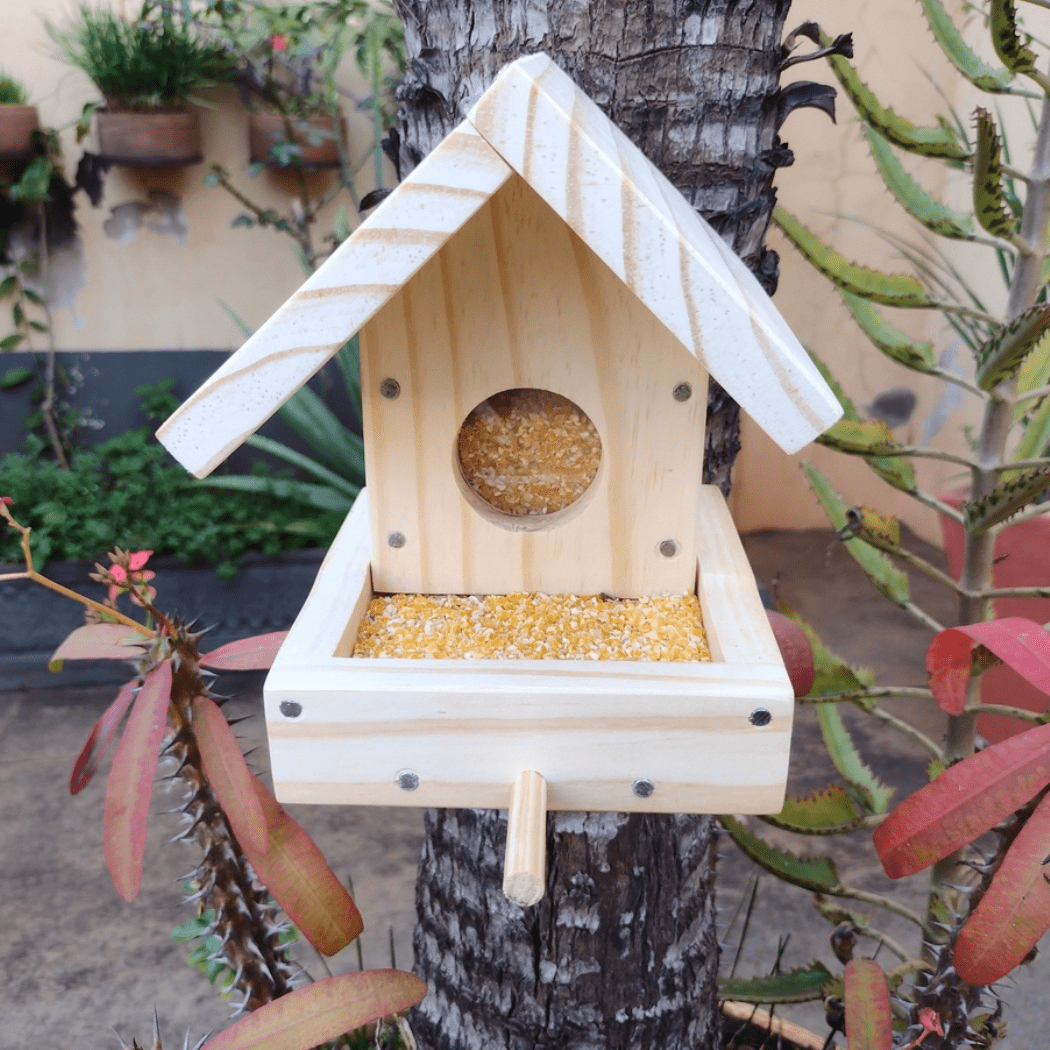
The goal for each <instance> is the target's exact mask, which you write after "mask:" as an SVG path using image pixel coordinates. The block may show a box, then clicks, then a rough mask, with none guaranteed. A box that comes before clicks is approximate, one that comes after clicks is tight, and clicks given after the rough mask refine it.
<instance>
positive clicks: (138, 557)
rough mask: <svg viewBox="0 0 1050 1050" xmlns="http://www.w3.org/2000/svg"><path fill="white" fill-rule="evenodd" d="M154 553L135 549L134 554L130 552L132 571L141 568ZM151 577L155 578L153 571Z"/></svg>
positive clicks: (129, 566) (129, 563)
mask: <svg viewBox="0 0 1050 1050" xmlns="http://www.w3.org/2000/svg"><path fill="white" fill-rule="evenodd" d="M152 553H153V551H135V552H134V554H129V555H128V568H129V569H131V571H132V572H135V571H136V570H137V569H141V568H142V566H143V565H145V564H146V562H148V561H149V559H150V555H151V554H152ZM149 579H153V574H152V573H150V575H149Z"/></svg>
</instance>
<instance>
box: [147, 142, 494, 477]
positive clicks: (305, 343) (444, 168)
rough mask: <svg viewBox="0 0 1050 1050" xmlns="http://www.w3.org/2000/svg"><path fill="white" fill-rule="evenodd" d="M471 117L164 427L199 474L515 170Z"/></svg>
mask: <svg viewBox="0 0 1050 1050" xmlns="http://www.w3.org/2000/svg"><path fill="white" fill-rule="evenodd" d="M510 174H511V172H510V169H509V168H508V167H507V165H506V164H504V163H503V161H502V160H500V158H499V157H498V155H497V154H496V153H495V152H494V151H493V150H492V148H491V147H489V146H488V145H487V144H486V143H485V141H484V139H482V138H481V136H480V135H478V133H477V132H476V131H475V130H474V129H473V128H472V127H471V126H470V125H469V124H467V123H465V122H464V123H463V124H461V125H460V126H459V127H457V128H455V129H454V130H453V131H452V132H451V133H450V134H449V135H448V136H447V137H446V138H445V139H444V140H443V141H442V142H441V143H440V145H438V146H437V148H436V149H434V151H433V152H432V153H431V154H430V155H429V156H428V157H426V158H425V159H424V160H423V161H422V163H420V165H419V166H418V167H417V168H416V169H415V171H413V172H412V175H411V177H410V178H409V179H407V180H406V181H405V182H403V183H402V184H401V185H400V186H399V187H398V189H397V191H396V192H395V193H394V194H392V195H391V196H390V197H388V198H387V199H386V201H384V202H383V204H382V205H381V206H380V207H379V208H377V209H376V210H375V211H374V212H373V213H372V214H371V215H370V216H369V217H368V218H367V219H366V220H365V221H364V222H363V223H362V224H361V226H359V227H358V228H357V229H356V230H355V231H354V232H353V234H352V235H351V236H350V237H349V238H348V239H347V240H346V241H344V242H343V243H342V244H341V245H340V246H339V247H338V248H337V249H336V250H335V252H334V253H333V254H332V255H331V256H330V257H329V258H328V259H327V260H326V261H325V263H324V264H323V265H322V266H321V267H320V268H319V269H318V270H317V271H316V272H315V273H314V274H312V275H311V276H310V277H309V278H307V280H306V282H305V283H304V284H303V285H302V287H301V288H300V289H299V290H298V291H297V292H295V293H294V294H293V295H292V296H291V298H289V299H288V300H287V301H286V302H285V303H284V305H283V306H281V308H280V309H279V310H277V312H276V313H275V314H274V315H273V316H272V317H271V318H270V319H269V320H268V321H266V323H265V324H264V325H263V326H262V327H261V328H259V330H258V331H257V332H256V333H255V334H254V335H252V336H251V337H250V338H249V339H248V341H247V342H246V343H245V344H244V345H243V346H242V347H241V348H240V349H239V350H238V351H237V352H236V353H235V354H233V355H232V356H231V357H230V358H229V360H228V361H226V362H225V363H224V364H223V365H222V367H220V368H219V369H218V370H217V371H216V372H215V373H214V374H213V375H212V376H211V377H210V378H209V379H207V380H206V381H205V382H204V383H203V384H202V385H201V386H200V387H199V388H198V389H197V391H196V392H195V393H194V394H193V395H192V396H191V397H189V398H188V399H187V400H186V401H185V403H184V404H183V405H182V406H181V407H180V408H179V409H178V411H177V412H175V413H174V415H172V416H171V418H170V419H168V420H167V422H165V424H164V425H163V426H162V427H161V428H160V429H159V430H158V431H157V437H158V438H159V439H160V441H161V443H162V444H163V445H164V447H165V448H167V449H168V451H169V452H171V454H172V455H173V456H174V457H175V458H176V459H177V460H178V461H179V462H180V463H181V464H182V465H183V466H184V467H186V469H187V470H189V471H190V472H191V473H193V474H195V475H196V476H197V477H205V476H206V475H208V474H210V473H211V471H212V470H214V469H215V467H216V466H218V465H219V464H220V463H221V462H222V461H223V460H224V459H226V457H227V456H229V455H230V453H231V452H233V451H234V450H235V449H237V448H238V447H239V446H240V445H241V444H243V442H244V441H245V439H246V438H248V437H249V436H251V435H252V434H253V433H255V431H256V430H258V429H259V427H260V426H262V424H263V423H265V422H266V420H267V419H269V418H270V416H272V415H273V414H274V413H275V412H276V411H277V409H279V408H280V407H281V405H283V404H284V402H285V401H287V400H288V398H289V397H291V396H292V394H294V393H295V392H296V390H298V389H299V387H301V386H302V385H303V384H304V383H305V382H306V381H307V380H308V379H310V377H311V376H313V375H314V374H315V373H316V372H317V371H318V369H320V368H321V367H322V366H323V365H324V364H325V363H326V362H327V361H329V360H330V359H331V358H332V357H333V356H334V355H335V353H336V352H337V351H338V350H339V348H340V347H341V346H342V345H343V344H344V343H345V342H346V341H347V340H348V339H349V338H350V337H351V336H352V335H353V334H354V333H355V332H357V331H358V330H359V329H360V328H361V327H362V326H363V325H364V324H365V323H366V322H367V321H368V319H369V318H370V317H371V316H372V315H373V314H374V313H375V312H376V311H377V310H378V309H380V308H381V307H382V306H383V304H384V303H386V302H387V301H388V300H389V299H390V297H391V296H393V295H394V294H395V293H396V292H397V290H398V289H399V288H401V287H402V286H403V285H404V284H406V282H408V281H409V280H410V279H411V277H412V275H413V274H414V273H415V272H416V271H417V270H418V269H419V267H421V266H422V265H423V264H424V263H425V262H426V261H427V260H428V259H430V258H431V257H432V256H433V255H434V253H435V252H437V250H438V249H439V248H440V247H441V245H443V244H444V243H445V242H446V241H447V240H448V239H449V237H451V236H452V235H453V234H454V233H455V232H456V231H457V230H458V229H459V228H460V227H461V226H462V225H463V223H464V222H465V221H466V220H467V219H468V218H469V217H470V216H471V215H473V214H474V212H475V211H477V209H478V208H480V207H481V206H482V205H483V204H484V203H485V201H486V200H488V198H489V197H490V196H491V195H492V193H494V192H495V190H496V189H498V188H499V186H501V185H502V184H503V182H504V181H506V179H507V178H509V177H510Z"/></svg>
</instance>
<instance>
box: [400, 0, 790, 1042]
mask: <svg viewBox="0 0 1050 1050" xmlns="http://www.w3.org/2000/svg"><path fill="white" fill-rule="evenodd" d="M789 6H790V0H634V2H628V0H587V2H585V0H398V10H399V14H400V16H401V18H402V20H403V21H404V23H405V31H406V41H407V46H408V59H409V62H408V72H407V75H406V77H405V80H404V82H403V84H402V86H401V88H400V89H399V99H400V101H401V103H402V110H401V114H400V116H401V120H400V125H399V141H398V142H397V143H396V144H395V146H394V148H395V149H396V156H397V160H398V166H399V168H400V173H401V174H402V175H404V174H406V173H407V172H408V171H410V170H411V169H412V168H413V167H414V166H415V164H417V163H418V162H419V160H420V159H422V157H424V156H425V155H426V154H427V153H428V152H429V151H430V150H431V149H432V148H433V147H434V146H435V145H436V144H437V143H438V142H440V141H441V139H442V138H443V137H444V136H445V135H446V134H447V133H448V131H449V130H450V129H451V128H452V127H453V126H454V125H455V124H457V123H458V122H459V121H460V120H462V119H463V116H464V115H465V114H466V112H467V111H468V110H469V108H470V106H471V104H472V103H473V101H474V100H475V99H476V98H477V97H478V96H479V95H480V94H481V92H482V91H483V90H484V89H485V87H486V86H487V85H488V84H489V83H490V82H491V81H492V79H493V78H494V76H495V75H496V73H497V72H498V71H499V70H500V69H501V68H502V67H503V65H505V64H506V63H507V62H509V61H512V60H513V59H514V58H516V57H518V56H519V55H521V54H526V53H530V52H535V51H545V52H547V53H548V54H549V55H550V56H551V57H552V58H553V59H554V60H555V61H556V62H557V63H558V64H559V65H560V66H561V67H562V69H564V70H565V71H566V72H567V73H568V74H569V75H570V76H571V77H572V78H573V79H574V80H575V81H576V82H577V83H578V84H579V85H580V86H581V87H582V88H583V90H584V91H586V92H587V94H588V95H590V97H591V98H593V99H594V100H595V101H596V102H597V103H598V104H599V105H600V106H601V107H602V109H603V110H605V112H606V113H608V114H609V116H610V117H611V118H612V119H613V120H614V121H615V122H616V123H617V124H618V125H619V126H620V127H621V128H622V129H623V130H624V132H625V133H626V134H627V135H628V136H630V138H631V139H632V140H633V141H634V142H635V143H636V144H637V145H638V146H639V147H640V148H641V149H642V151H643V152H644V153H645V154H646V155H647V156H648V157H649V158H650V159H651V160H652V161H653V162H654V163H655V164H656V165H657V166H658V167H659V168H660V169H661V170H662V171H663V172H664V173H665V174H666V175H667V176H668V178H669V179H670V180H671V181H672V182H673V183H674V184H675V186H677V187H678V189H679V190H680V191H681V192H682V193H683V195H684V196H685V197H686V198H687V199H688V200H689V201H690V202H691V203H692V204H693V206H694V207H695V208H697V209H698V210H699V211H700V212H701V214H703V215H704V217H705V218H706V219H707V220H708V221H709V222H710V223H712V225H714V227H715V228H716V229H717V230H718V231H719V232H720V233H721V234H722V236H723V237H724V238H725V239H726V241H727V242H728V243H729V244H730V245H731V246H732V247H733V248H734V250H735V251H736V252H737V253H738V254H739V255H740V256H741V257H742V258H743V259H744V260H745V262H746V263H747V264H748V265H749V266H750V267H751V269H752V270H753V271H754V272H755V273H756V274H757V275H758V277H759V279H760V280H761V281H762V282H763V284H764V285H765V286H766V288H767V289H768V290H769V291H770V292H772V291H773V288H774V287H775V284H776V272H777V259H776V255H775V253H773V252H770V251H768V250H767V249H766V248H765V246H764V238H765V233H766V228H767V226H768V223H769V217H770V213H771V211H772V207H773V201H774V194H773V190H772V177H773V174H774V170H775V167H776V166H777V165H778V163H784V162H785V159H786V157H787V156H788V154H787V153H786V151H785V150H784V149H783V147H782V146H781V145H780V143H779V140H778V139H777V134H776V130H777V117H778V102H779V98H778V80H779V78H778V71H777V66H778V63H779V61H780V58H781V51H780V41H781V39H782V36H783V29H784V20H785V18H786V16H787V11H788V8H789ZM738 431H739V421H738V414H737V407H736V405H735V403H734V402H732V400H731V399H730V398H728V397H727V396H726V395H725V394H724V392H723V391H721V390H720V388H718V387H717V386H716V385H714V384H712V389H711V391H710V392H709V401H708V425H707V452H706V456H705V463H704V479H705V481H708V482H711V483H715V484H718V485H720V486H721V487H722V489H723V491H725V492H728V490H729V483H730V473H731V470H732V465H733V460H734V458H735V456H736V453H737V450H738V448H739V443H738ZM697 466H698V468H699V466H700V465H699V464H698V465H697ZM505 837H506V814H505V813H498V812H495V811H490V810H429V811H428V812H427V814H426V839H425V843H424V850H423V857H422V860H421V866H420V873H419V881H418V884H417V908H418V925H417V927H416V933H415V953H416V970H417V972H418V973H419V974H420V975H421V976H422V977H424V978H425V979H426V980H427V982H428V984H429V985H430V994H429V995H428V997H427V999H426V1000H425V1001H424V1003H423V1004H422V1005H421V1006H420V1007H419V1008H418V1009H417V1010H416V1012H415V1014H414V1015H413V1022H412V1023H413V1030H414V1031H415V1034H416V1038H417V1040H418V1042H419V1045H420V1047H421V1048H426V1050H493V1048H495V1047H507V1048H512V1050H545V1048H549V1050H554V1048H557V1050H585V1048H586V1050H621V1048H623V1050H628V1048H630V1050H647V1048H650V1047H652V1048H657V1047H658V1048H660V1050H684V1048H686V1047H689V1048H696V1050H700V1048H703V1050H707V1048H713V1047H717V1046H718V1045H719V1039H718V1028H719V1025H718V1014H717V993H716V985H715V978H716V974H717V967H718V947H717V940H716V928H715V912H714V894H713V889H714V871H715V849H714V828H713V822H712V820H711V818H709V817H692V816H674V815H668V816H664V815H649V814H631V815H627V814H615V813H590V814H585V813H552V814H551V815H550V817H549V819H548V828H547V837H548V873H547V894H546V896H545V898H544V899H543V900H542V901H541V902H540V904H538V905H536V906H535V907H532V908H521V907H517V906H515V905H512V904H509V903H508V902H507V901H506V899H505V898H504V897H503V894H502V890H501V881H502V861H503V848H504V841H505Z"/></svg>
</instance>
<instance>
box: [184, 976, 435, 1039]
mask: <svg viewBox="0 0 1050 1050" xmlns="http://www.w3.org/2000/svg"><path fill="white" fill-rule="evenodd" d="M426 994H427V986H426V982H425V981H423V980H421V979H420V978H418V977H416V976H415V974H411V973H404V972H403V971H401V970H361V971H359V972H357V973H347V974H342V975H341V976H339V977H327V978H325V979H324V980H321V981H315V982H314V983H313V984H308V985H305V986H304V987H302V988H297V989H295V991H293V992H289V994H288V995H283V996H281V998H280V999H275V1000H274V1001H273V1002H270V1003H267V1004H266V1005H265V1006H261V1007H259V1009H258V1010H256V1011H254V1012H253V1013H250V1014H248V1015H247V1016H245V1017H242V1018H241V1019H240V1020H239V1021H237V1023H236V1024H234V1025H231V1026H230V1027H229V1028H227V1029H226V1031H225V1032H221V1033H220V1034H219V1035H217V1036H215V1038H214V1039H210V1040H208V1042H207V1043H205V1045H204V1050H309V1048H310V1047H314V1046H318V1045H320V1044H321V1043H327V1042H328V1041H329V1040H331V1039H335V1038H337V1037H338V1036H340V1035H342V1034H343V1033H344V1032H352V1031H354V1029H357V1028H362V1027H364V1025H366V1024H369V1023H371V1022H372V1021H378V1020H379V1019H380V1018H381V1017H388V1016H389V1015H390V1014H397V1013H401V1012H402V1011H403V1010H407V1009H408V1008H409V1007H410V1006H415V1005H416V1003H418V1002H420V1001H421V1000H422V998H423V996H424V995H426Z"/></svg>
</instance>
